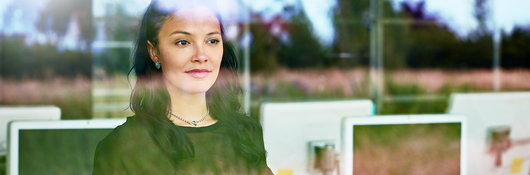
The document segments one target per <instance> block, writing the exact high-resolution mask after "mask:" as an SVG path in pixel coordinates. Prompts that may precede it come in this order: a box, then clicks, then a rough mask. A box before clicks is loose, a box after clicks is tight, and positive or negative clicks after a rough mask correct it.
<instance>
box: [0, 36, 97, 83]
mask: <svg viewBox="0 0 530 175" xmlns="http://www.w3.org/2000/svg"><path fill="white" fill-rule="evenodd" d="M0 70H1V76H2V77H3V78H11V79H20V78H31V79H43V78H54V77H70V78H73V77H76V76H82V77H90V76H91V72H92V55H91V53H90V52H83V51H79V50H74V51H72V50H66V51H63V52H61V51H58V50H57V47H56V46H54V45H52V44H49V43H47V44H33V45H29V46H28V45H26V44H25V43H24V37H21V36H3V38H2V64H1V66H0Z"/></svg>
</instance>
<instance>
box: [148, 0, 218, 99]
mask: <svg viewBox="0 0 530 175" xmlns="http://www.w3.org/2000/svg"><path fill="white" fill-rule="evenodd" d="M148 50H149V53H150V56H151V59H152V60H153V62H156V61H159V62H160V64H161V67H162V68H161V69H162V75H163V77H164V82H165V84H166V87H167V88H168V90H169V91H178V92H180V93H184V94H193V93H204V92H206V91H207V90H208V89H210V87H211V86H212V85H213V83H214V82H215V80H216V79H217V75H218V74H219V68H220V66H221V59H222V57H223V43H222V38H221V25H220V24H219V21H218V19H217V17H216V16H215V14H214V13H213V12H211V11H210V10H209V9H207V8H206V7H201V6H198V7H195V8H192V9H182V10H178V11H177V12H175V13H173V14H172V16H171V17H170V18H169V19H167V20H166V21H165V22H164V23H163V24H162V27H161V29H160V33H159V34H158V45H157V47H153V45H152V44H151V43H150V42H149V41H148Z"/></svg>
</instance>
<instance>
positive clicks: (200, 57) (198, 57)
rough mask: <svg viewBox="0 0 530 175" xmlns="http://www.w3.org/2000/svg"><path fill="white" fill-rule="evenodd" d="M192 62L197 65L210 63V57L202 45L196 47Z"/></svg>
mask: <svg viewBox="0 0 530 175" xmlns="http://www.w3.org/2000/svg"><path fill="white" fill-rule="evenodd" d="M191 62H194V63H195V62H196V63H205V62H208V55H206V53H205V52H204V48H203V46H202V45H196V47H195V54H194V55H193V57H192V58H191Z"/></svg>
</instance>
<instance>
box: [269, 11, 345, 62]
mask: <svg viewBox="0 0 530 175" xmlns="http://www.w3.org/2000/svg"><path fill="white" fill-rule="evenodd" d="M289 22H290V24H289V26H288V28H287V31H288V33H289V41H288V42H287V43H284V44H283V45H281V47H280V48H281V49H280V51H279V59H280V61H279V62H280V63H281V64H282V65H283V66H285V67H288V68H315V67H325V66H334V65H335V64H334V62H333V61H332V60H330V58H328V57H327V51H326V50H325V49H324V48H323V46H322V45H321V44H320V42H319V41H318V39H317V38H316V36H315V34H314V32H313V30H312V27H311V23H309V19H308V18H307V15H306V14H305V12H304V11H300V12H298V13H297V14H294V15H293V16H292V17H291V19H290V20H289Z"/></svg>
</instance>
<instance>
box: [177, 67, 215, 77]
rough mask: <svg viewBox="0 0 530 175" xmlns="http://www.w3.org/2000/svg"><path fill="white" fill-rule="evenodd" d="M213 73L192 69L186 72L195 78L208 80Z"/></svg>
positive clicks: (206, 70)
mask: <svg viewBox="0 0 530 175" xmlns="http://www.w3.org/2000/svg"><path fill="white" fill-rule="evenodd" d="M211 72H212V71H210V70H208V69H192V70H188V71H185V72H184V73H186V74H188V75H190V76H192V77H194V78H206V77H207V76H208V75H210V73H211Z"/></svg>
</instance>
